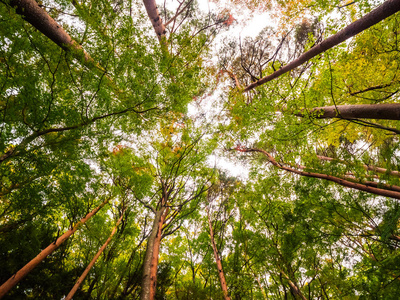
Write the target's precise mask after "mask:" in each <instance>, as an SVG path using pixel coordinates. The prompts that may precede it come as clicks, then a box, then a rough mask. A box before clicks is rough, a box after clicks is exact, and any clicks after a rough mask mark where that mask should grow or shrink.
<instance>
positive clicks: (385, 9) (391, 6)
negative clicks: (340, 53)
mask: <svg viewBox="0 0 400 300" xmlns="http://www.w3.org/2000/svg"><path fill="white" fill-rule="evenodd" d="M399 10H400V0H387V1H385V2H384V3H383V4H381V5H380V6H378V7H377V8H375V9H374V10H372V11H371V12H369V13H368V14H366V15H365V16H364V17H362V18H360V19H358V20H357V21H355V22H353V23H351V24H350V25H348V26H347V27H346V28H344V29H342V30H341V31H339V32H338V33H336V34H334V35H332V36H330V37H329V38H327V39H326V40H324V41H322V42H321V43H319V44H318V45H315V46H314V47H312V48H311V49H310V50H308V51H307V52H305V53H303V54H302V55H300V56H299V57H298V58H297V59H295V60H294V61H292V62H290V63H289V64H287V65H286V66H284V67H282V68H281V69H279V70H278V71H276V72H274V73H272V74H270V75H268V76H265V77H263V78H261V79H259V80H258V81H256V82H253V83H252V84H250V85H248V86H247V87H246V88H245V89H244V91H245V92H248V91H250V90H252V89H254V88H256V87H258V86H260V85H262V84H264V83H266V82H268V81H271V80H273V79H275V78H277V77H279V76H281V75H282V74H285V73H287V72H289V71H291V70H293V69H295V68H297V67H298V66H300V65H302V64H303V63H305V62H306V61H308V60H310V59H311V58H313V57H315V56H317V55H319V54H321V53H323V52H325V51H326V50H328V49H330V48H332V47H334V46H336V45H338V44H340V43H342V42H344V41H345V40H347V39H349V38H351V37H353V36H355V35H356V34H358V33H360V32H362V31H364V30H365V29H368V28H369V27H371V26H373V25H375V24H377V23H379V22H380V21H382V20H384V19H386V18H387V17H389V16H391V15H393V14H395V13H396V12H398V11H399Z"/></svg>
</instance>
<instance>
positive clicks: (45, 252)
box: [0, 197, 111, 298]
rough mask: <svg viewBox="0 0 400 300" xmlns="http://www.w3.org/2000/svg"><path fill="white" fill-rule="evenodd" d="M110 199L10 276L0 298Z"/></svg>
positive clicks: (1, 287)
mask: <svg viewBox="0 0 400 300" xmlns="http://www.w3.org/2000/svg"><path fill="white" fill-rule="evenodd" d="M110 199H111V197H110V198H107V199H106V200H104V201H103V203H101V204H100V205H99V206H98V207H96V208H95V209H94V210H92V211H91V212H90V213H88V214H87V215H86V216H85V217H84V218H82V219H81V220H80V221H79V222H78V223H76V224H75V226H74V227H73V228H71V229H70V230H68V231H67V232H65V233H64V234H63V235H62V236H60V237H59V238H58V239H57V240H56V241H55V242H54V243H51V244H50V245H49V246H48V247H47V248H46V249H44V250H42V252H40V253H39V254H38V255H37V256H36V257H35V258H34V259H32V260H31V261H30V262H29V263H27V264H26V265H25V266H24V267H22V268H21V269H20V270H19V271H18V272H17V273H15V274H14V275H13V276H11V277H10V278H9V279H8V280H7V281H6V282H5V283H3V285H1V286H0V298H2V297H3V296H4V295H6V294H7V293H8V292H9V291H10V290H11V289H12V288H13V287H14V286H15V285H16V284H17V283H18V282H20V281H21V280H22V279H23V278H24V277H25V276H26V275H28V274H29V272H30V271H32V270H33V269H34V268H35V267H36V266H37V265H38V264H39V263H40V262H41V261H42V260H43V259H45V258H46V257H47V256H48V255H50V254H51V253H53V252H54V251H55V250H56V249H57V248H58V247H60V246H61V244H62V243H64V242H65V241H66V240H67V239H68V238H69V237H70V236H71V235H73V234H74V233H75V231H77V230H78V228H79V227H81V226H82V225H83V224H84V223H86V222H87V221H88V220H89V219H90V218H91V217H93V216H94V215H95V214H96V213H97V212H98V211H99V210H100V209H101V208H102V207H103V206H104V205H106V204H107V203H108V201H110Z"/></svg>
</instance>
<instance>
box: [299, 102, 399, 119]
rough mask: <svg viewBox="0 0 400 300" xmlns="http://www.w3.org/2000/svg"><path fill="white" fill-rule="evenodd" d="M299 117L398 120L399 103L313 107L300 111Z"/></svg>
mask: <svg viewBox="0 0 400 300" xmlns="http://www.w3.org/2000/svg"><path fill="white" fill-rule="evenodd" d="M298 115H299V116H301V117H304V116H306V115H311V116H313V117H315V118H317V119H329V118H341V119H381V120H400V103H385V104H357V105H337V106H324V107H315V108H313V109H311V110H310V111H309V112H308V113H305V112H301V113H299V114H298Z"/></svg>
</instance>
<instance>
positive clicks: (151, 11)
mask: <svg viewBox="0 0 400 300" xmlns="http://www.w3.org/2000/svg"><path fill="white" fill-rule="evenodd" d="M143 4H144V6H145V7H146V11H147V15H148V16H149V18H150V21H151V24H152V25H153V28H154V31H155V32H156V34H157V38H158V40H159V41H160V42H161V41H162V40H163V39H164V38H165V34H166V33H167V31H166V29H165V26H164V24H163V22H162V19H161V16H160V13H159V12H158V8H157V4H156V1H155V0H143Z"/></svg>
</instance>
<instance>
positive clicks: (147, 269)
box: [140, 207, 168, 300]
mask: <svg viewBox="0 0 400 300" xmlns="http://www.w3.org/2000/svg"><path fill="white" fill-rule="evenodd" d="M167 214H168V209H166V208H165V207H162V208H161V209H159V210H158V211H156V214H155V217H154V222H153V227H152V230H151V234H150V236H149V238H148V239H147V247H146V255H145V258H144V262H143V276H142V285H141V288H142V290H141V292H140V300H153V299H154V296H155V294H156V284H157V266H158V254H159V251H160V244H161V231H162V226H163V224H164V221H165V217H166V216H167Z"/></svg>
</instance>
